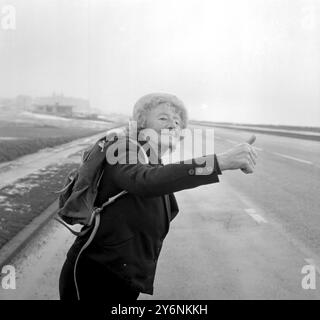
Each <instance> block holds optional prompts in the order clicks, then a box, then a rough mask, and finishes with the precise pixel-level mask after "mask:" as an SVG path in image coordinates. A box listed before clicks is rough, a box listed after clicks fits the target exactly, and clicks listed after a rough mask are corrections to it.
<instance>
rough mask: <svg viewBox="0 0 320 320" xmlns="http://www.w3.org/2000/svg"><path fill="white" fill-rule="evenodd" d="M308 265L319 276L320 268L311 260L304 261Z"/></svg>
mask: <svg viewBox="0 0 320 320" xmlns="http://www.w3.org/2000/svg"><path fill="white" fill-rule="evenodd" d="M304 260H305V261H306V262H307V263H308V264H309V265H311V266H314V267H315V269H316V270H317V272H318V273H319V274H320V268H319V267H318V266H317V265H316V263H315V262H314V260H313V259H304Z"/></svg>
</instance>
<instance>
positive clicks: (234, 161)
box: [217, 135, 258, 173]
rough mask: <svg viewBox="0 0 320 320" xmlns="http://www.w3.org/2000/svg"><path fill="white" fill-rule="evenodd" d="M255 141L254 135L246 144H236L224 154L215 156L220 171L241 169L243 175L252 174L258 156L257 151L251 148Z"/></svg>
mask: <svg viewBox="0 0 320 320" xmlns="http://www.w3.org/2000/svg"><path fill="white" fill-rule="evenodd" d="M255 140H256V137H255V135H252V136H251V138H250V139H249V140H248V141H247V142H245V143H241V144H238V145H237V146H235V147H233V148H232V149H230V150H228V151H226V152H224V153H220V154H217V160H218V163H219V167H220V170H221V171H223V170H236V169H241V170H242V171H243V172H244V173H253V170H254V166H255V165H256V159H257V156H258V155H257V151H256V150H255V148H254V147H253V146H252V144H253V143H254V141H255Z"/></svg>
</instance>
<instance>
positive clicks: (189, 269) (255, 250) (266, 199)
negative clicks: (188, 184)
mask: <svg viewBox="0 0 320 320" xmlns="http://www.w3.org/2000/svg"><path fill="white" fill-rule="evenodd" d="M250 135H251V134H250V133H246V132H243V131H239V132H237V131H235V130H228V129H222V128H219V129H216V130H215V151H216V152H217V153H218V152H221V151H223V150H226V149H227V148H229V147H231V146H233V145H235V144H236V143H239V142H242V141H245V140H246V139H248V138H249V137H250ZM256 137H257V140H256V144H255V145H256V147H257V148H258V152H259V159H258V160H259V161H258V164H257V166H256V171H255V173H254V174H252V175H245V174H243V173H242V172H241V171H238V170H237V171H228V172H226V171H224V172H223V174H222V176H221V177H220V183H218V184H213V185H206V186H200V187H198V188H195V189H189V190H184V191H181V192H177V193H176V197H177V200H178V203H179V207H180V213H179V214H178V216H177V217H176V218H175V220H174V221H173V222H172V224H171V227H170V232H169V234H168V236H167V238H166V239H165V241H164V245H163V249H162V252H161V254H160V259H159V262H158V267H157V274H156V279H155V290H154V295H153V296H150V295H145V294H141V295H140V298H139V299H148V300H149V299H319V298H320V289H319V288H320V273H319V271H320V269H319V267H320V212H319V208H320V198H319V191H320V179H319V178H320V143H318V142H315V141H308V140H301V139H294V138H286V137H277V136H272V135H266V134H256ZM73 239H74V237H73V236H72V235H71V234H70V233H69V232H68V231H67V230H66V229H64V227H62V226H60V225H59V224H57V223H56V222H55V221H51V222H50V223H49V224H48V225H47V226H46V227H45V228H44V229H43V230H42V231H41V232H40V233H39V235H38V236H37V237H35V238H34V239H33V240H32V241H31V242H30V243H29V244H28V246H27V247H26V248H25V250H23V251H22V252H21V253H20V254H19V255H18V256H17V257H16V258H15V259H14V260H13V261H12V262H11V264H12V265H14V266H15V268H16V279H17V280H16V289H15V290H10V289H8V290H4V289H1V288H0V299H58V298H59V295H58V278H59V272H60V269H61V266H62V263H63V261H64V258H65V254H66V252H67V249H68V247H69V246H70V245H71V243H72V242H73ZM306 265H309V266H311V269H312V270H315V284H316V288H315V289H304V288H303V287H302V282H303V278H304V277H305V276H306V274H303V273H302V270H303V268H304V266H306Z"/></svg>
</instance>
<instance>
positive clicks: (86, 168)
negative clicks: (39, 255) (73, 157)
mask: <svg viewBox="0 0 320 320" xmlns="http://www.w3.org/2000/svg"><path fill="white" fill-rule="evenodd" d="M114 141H115V139H114V135H106V136H105V137H103V138H101V139H99V140H98V141H97V142H96V143H95V144H94V145H93V147H91V148H90V149H89V150H86V151H84V153H83V154H82V162H81V164H80V166H79V168H77V169H73V170H72V171H70V172H69V174H68V175H67V177H66V181H65V183H64V186H63V188H62V189H61V190H59V191H56V192H55V193H57V194H59V197H58V211H57V213H56V217H55V220H57V221H58V222H60V223H62V224H63V225H64V226H65V227H66V228H68V229H69V230H70V231H71V232H72V233H73V234H74V235H76V236H83V235H85V234H86V233H87V232H88V231H89V230H90V229H91V227H92V226H93V225H94V226H95V229H96V228H97V227H98V224H99V221H100V216H99V214H100V212H101V211H102V209H103V208H104V207H106V206H107V205H109V204H111V203H112V202H114V201H115V200H116V199H117V198H119V197H121V196H122V195H124V194H126V193H127V191H126V190H123V191H121V192H120V193H119V194H117V195H115V196H113V197H111V198H109V199H108V201H106V202H105V203H103V204H102V205H101V206H100V207H96V206H95V201H96V198H97V195H98V188H99V183H100V180H101V178H102V175H103V173H104V168H105V165H106V163H107V161H106V149H107V148H108V147H109V146H110V144H112V143H113V142H114ZM130 141H131V142H134V143H135V144H137V142H136V141H134V140H132V139H130ZM141 150H142V153H143V155H144V157H145V161H146V162H147V163H148V157H147V155H146V153H145V151H144V149H143V148H141ZM75 224H80V225H83V226H86V227H88V228H83V230H82V231H80V232H77V231H75V230H73V229H72V228H71V227H70V226H69V225H75Z"/></svg>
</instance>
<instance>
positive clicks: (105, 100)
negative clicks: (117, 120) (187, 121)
mask: <svg viewBox="0 0 320 320" xmlns="http://www.w3.org/2000/svg"><path fill="white" fill-rule="evenodd" d="M7 4H11V5H13V6H14V7H15V9H16V29H15V30H10V31H9V30H2V29H1V26H0V97H11V96H15V95H17V94H28V95H32V96H44V95H50V94H51V93H52V92H56V93H63V94H65V95H67V96H75V97H83V98H88V99H89V100H90V103H91V105H92V107H96V108H100V109H102V110H104V111H105V112H120V113H125V114H131V110H132V107H133V104H134V102H135V101H136V100H137V99H138V98H139V97H140V96H142V95H144V94H147V93H150V92H157V91H160V92H169V93H174V94H176V95H177V96H178V97H180V99H182V100H183V101H184V102H185V104H186V106H187V108H188V109H189V112H190V118H193V119H199V120H201V119H202V120H212V121H233V122H245V123H273V124H300V125H314V126H320V1H317V0H314V1H308V0H219V1H213V0H208V1H205V0H194V1H193V0H139V1H138V0H127V1H122V0H116V1H110V0H90V1H88V0H64V1H62V0H20V1H13V0H12V1H10V0H6V1H2V0H0V17H1V8H2V7H3V6H4V5H7ZM2 15H3V13H2ZM2 17H3V16H2Z"/></svg>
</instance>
